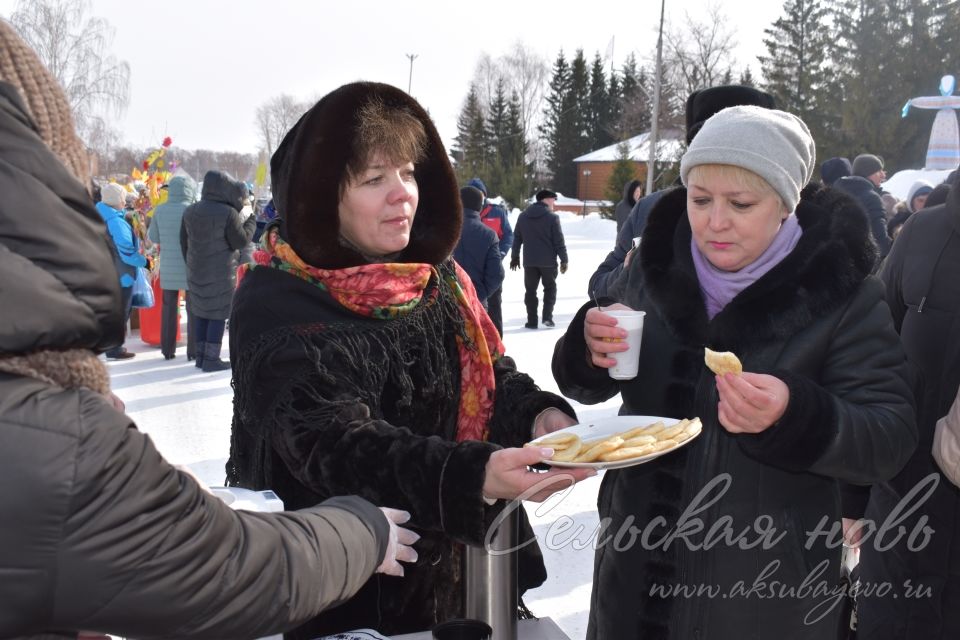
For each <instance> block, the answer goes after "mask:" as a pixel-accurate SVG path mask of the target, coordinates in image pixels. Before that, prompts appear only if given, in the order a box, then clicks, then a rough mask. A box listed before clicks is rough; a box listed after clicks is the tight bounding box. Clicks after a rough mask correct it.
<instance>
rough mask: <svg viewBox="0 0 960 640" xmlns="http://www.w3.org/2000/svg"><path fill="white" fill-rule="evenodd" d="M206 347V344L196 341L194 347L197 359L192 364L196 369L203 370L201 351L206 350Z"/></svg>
mask: <svg viewBox="0 0 960 640" xmlns="http://www.w3.org/2000/svg"><path fill="white" fill-rule="evenodd" d="M206 347H207V343H206V342H200V341H199V340H198V341H197V344H196V347H195V348H196V352H195V355H196V356H197V358H196V360H195V361H194V363H193V366H195V367H196V368H197V369H203V350H204V349H206Z"/></svg>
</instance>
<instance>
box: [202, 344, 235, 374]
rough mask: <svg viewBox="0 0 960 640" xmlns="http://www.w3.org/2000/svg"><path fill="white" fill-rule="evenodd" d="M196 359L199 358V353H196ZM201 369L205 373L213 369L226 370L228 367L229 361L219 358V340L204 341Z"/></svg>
mask: <svg viewBox="0 0 960 640" xmlns="http://www.w3.org/2000/svg"><path fill="white" fill-rule="evenodd" d="M197 360H198V361H199V360H200V357H199V354H198V355H197ZM202 368H203V370H204V371H205V372H207V373H210V372H213V371H228V370H229V369H230V361H229V360H228V361H226V362H224V361H223V360H221V359H220V343H219V342H206V343H204V351H203V367H202Z"/></svg>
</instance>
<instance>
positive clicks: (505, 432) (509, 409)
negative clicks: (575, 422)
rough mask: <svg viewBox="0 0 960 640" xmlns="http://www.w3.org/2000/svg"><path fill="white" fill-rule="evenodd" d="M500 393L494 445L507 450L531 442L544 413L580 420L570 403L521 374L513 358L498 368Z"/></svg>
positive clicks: (495, 406) (494, 418)
mask: <svg viewBox="0 0 960 640" xmlns="http://www.w3.org/2000/svg"><path fill="white" fill-rule="evenodd" d="M494 374H495V375H496V379H497V393H496V397H495V399H494V404H493V416H492V418H491V419H490V441H491V442H496V443H497V444H500V445H503V446H504V447H520V446H522V445H523V444H524V443H525V442H528V441H529V440H530V437H531V435H532V431H533V421H534V420H535V419H536V417H537V415H538V414H539V413H540V412H541V411H543V410H544V409H549V408H551V407H556V408H557V409H560V410H561V411H563V412H564V413H566V414H567V415H568V416H570V417H571V418H574V419H576V417H577V414H576V412H574V410H573V407H571V406H570V403H569V402H567V401H566V400H564V399H563V398H561V397H560V396H558V395H557V394H555V393H550V392H549V391H541V390H540V387H538V386H537V385H536V383H535V382H534V381H533V378H531V377H530V376H528V375H527V374H525V373H521V372H520V371H517V365H516V363H515V362H514V361H513V358H510V357H508V356H504V357H503V358H500V360H499V361H498V362H497V363H496V364H495V365H494Z"/></svg>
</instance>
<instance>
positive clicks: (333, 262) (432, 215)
mask: <svg viewBox="0 0 960 640" xmlns="http://www.w3.org/2000/svg"><path fill="white" fill-rule="evenodd" d="M374 100H379V101H381V102H382V103H383V104H384V105H385V106H387V107H388V108H389V107H391V106H400V107H404V108H406V109H407V110H409V112H410V113H412V114H413V115H414V116H415V117H416V118H417V119H418V120H420V121H421V122H422V123H423V127H424V130H425V131H426V134H427V137H426V149H425V153H424V156H423V159H422V160H420V161H419V162H417V163H416V178H417V185H418V187H419V192H420V198H419V204H418V206H417V214H416V217H415V218H414V221H413V229H412V230H411V232H410V244H408V245H407V247H406V249H404V250H403V251H402V252H401V254H400V257H399V258H398V260H397V261H399V262H422V263H427V264H439V263H440V262H443V261H444V260H446V259H447V258H448V257H449V256H450V253H451V252H452V251H453V248H454V247H455V246H456V244H457V239H458V238H459V237H460V227H461V225H462V222H463V211H462V209H461V204H460V191H459V189H458V188H457V179H456V176H455V175H454V173H453V167H452V166H451V165H450V160H449V159H448V158H447V152H446V150H445V149H444V148H443V143H442V142H441V140H440V135H439V134H438V133H437V129H436V127H435V126H434V124H433V121H431V120H430V116H429V115H427V112H426V111H425V110H424V109H423V107H421V106H420V104H419V103H418V102H417V101H416V100H414V99H413V98H411V97H410V96H409V95H407V94H406V93H405V92H404V91H401V90H400V89H397V88H395V87H392V86H390V85H386V84H379V83H374V82H355V83H353V84H347V85H344V86H342V87H340V88H339V89H336V90H335V91H333V92H331V93H329V94H327V95H326V96H324V97H323V98H322V99H321V100H320V101H319V102H318V103H317V104H315V105H314V106H313V107H312V108H311V109H310V110H309V111H307V112H306V113H305V114H304V115H303V117H302V118H300V120H299V121H298V122H297V124H295V125H294V126H293V128H292V129H290V131H289V132H288V133H287V135H286V136H285V137H284V139H283V142H281V143H280V146H279V147H278V148H277V151H276V152H275V153H274V154H273V157H272V158H271V159H270V175H271V179H272V181H273V201H274V204H275V205H276V208H277V212H278V215H279V216H280V217H281V218H282V219H283V227H282V228H281V235H282V236H283V238H284V239H285V240H286V241H287V242H288V243H290V245H291V247H293V250H294V251H296V252H297V255H299V256H300V257H301V258H302V259H303V260H304V261H305V262H307V263H308V264H310V265H313V266H315V267H319V268H323V269H342V268H345V267H352V266H357V265H361V264H366V262H367V261H366V259H365V258H364V257H363V256H361V255H360V254H359V253H358V252H357V251H356V250H355V249H353V248H350V247H346V246H343V245H342V244H341V243H340V240H339V232H340V222H339V215H338V205H339V203H340V182H341V180H343V179H344V177H345V175H346V167H347V162H348V160H349V159H350V157H351V155H352V149H353V141H354V139H355V138H356V131H357V126H358V115H359V113H360V111H361V109H362V108H363V107H364V106H365V105H366V104H368V103H369V102H371V101H374Z"/></svg>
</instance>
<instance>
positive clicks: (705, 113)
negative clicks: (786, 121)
mask: <svg viewBox="0 0 960 640" xmlns="http://www.w3.org/2000/svg"><path fill="white" fill-rule="evenodd" d="M748 104H752V105H756V106H758V107H763V108H764V109H776V108H777V104H776V101H775V100H774V99H773V96H772V95H770V94H769V93H766V92H764V91H759V90H757V89H754V88H753V87H747V86H744V85H739V84H726V85H720V86H718V87H707V88H706V89H699V90H697V91H694V92H693V93H691V94H690V95H689V96H688V97H687V145H689V144H690V141H691V140H693V138H694V136H696V135H697V132H699V131H700V128H701V127H702V126H703V123H704V122H706V121H707V120H709V119H710V118H711V116H713V115H714V114H716V113H718V112H720V111H722V110H724V109H726V108H727V107H736V106H741V105H748Z"/></svg>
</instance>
